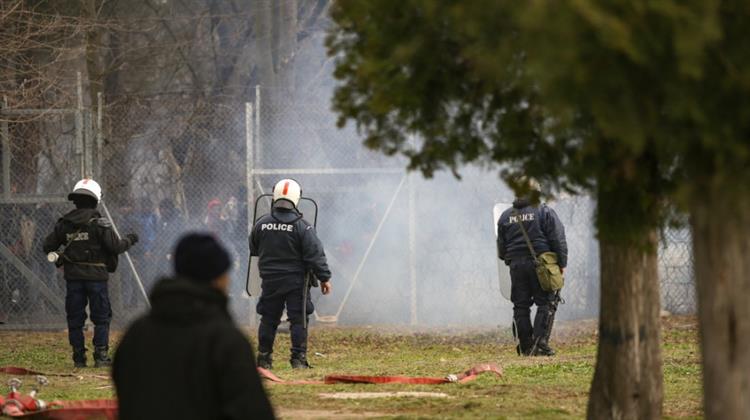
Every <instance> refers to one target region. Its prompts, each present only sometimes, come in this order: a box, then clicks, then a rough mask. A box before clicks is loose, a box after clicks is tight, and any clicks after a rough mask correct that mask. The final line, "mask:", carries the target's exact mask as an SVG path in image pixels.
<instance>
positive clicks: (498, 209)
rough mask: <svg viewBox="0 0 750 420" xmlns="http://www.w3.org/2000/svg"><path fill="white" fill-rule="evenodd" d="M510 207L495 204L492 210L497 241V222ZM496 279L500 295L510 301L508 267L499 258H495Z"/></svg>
mask: <svg viewBox="0 0 750 420" xmlns="http://www.w3.org/2000/svg"><path fill="white" fill-rule="evenodd" d="M510 206H511V205H510V204H508V203H497V204H495V207H494V208H493V209H492V216H493V218H492V220H493V221H494V222H495V239H497V221H498V220H499V219H500V216H501V215H502V214H503V212H504V211H505V210H506V209H508V208H510ZM495 243H496V244H497V241H495ZM497 278H498V281H499V284H500V294H502V295H503V297H504V298H505V299H508V300H510V267H508V266H507V265H505V261H503V260H501V259H500V258H497Z"/></svg>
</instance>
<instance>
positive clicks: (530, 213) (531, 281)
mask: <svg viewBox="0 0 750 420" xmlns="http://www.w3.org/2000/svg"><path fill="white" fill-rule="evenodd" d="M520 182H521V183H522V184H525V185H523V186H524V188H525V189H526V190H527V193H526V194H522V196H520V197H516V199H515V201H513V206H512V207H510V208H509V209H507V210H505V211H504V212H503V214H502V215H501V216H500V218H499V219H498V221H497V249H498V254H499V255H498V256H499V257H500V259H501V260H503V261H505V263H506V264H507V265H508V266H510V281H511V291H510V297H511V301H512V302H513V321H514V328H515V334H517V336H518V341H519V344H518V346H517V347H516V351H517V352H518V354H519V355H524V356H554V355H555V351H554V350H553V349H552V348H551V347H550V346H549V339H550V334H551V333H552V325H553V323H554V320H555V312H556V311H557V305H558V303H559V302H560V291H559V290H545V289H544V287H543V285H542V284H541V283H540V280H539V276H538V275H537V264H538V261H537V259H538V258H539V257H540V256H543V255H545V254H551V253H553V254H554V264H555V265H557V267H555V269H558V267H559V272H560V273H562V272H563V271H564V270H565V266H566V265H567V262H568V245H567V242H566V240H565V228H564V226H563V224H562V222H561V221H560V218H559V217H557V213H555V211H554V210H552V209H551V208H549V207H547V205H546V204H544V203H540V197H541V186H540V185H539V182H537V181H536V180H534V179H530V178H522V179H521V180H520ZM531 305H536V315H535V316H534V324H533V326H532V324H531Z"/></svg>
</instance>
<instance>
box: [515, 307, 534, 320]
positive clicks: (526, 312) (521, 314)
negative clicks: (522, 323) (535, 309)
mask: <svg viewBox="0 0 750 420" xmlns="http://www.w3.org/2000/svg"><path fill="white" fill-rule="evenodd" d="M530 316H531V309H530V308H513V318H515V319H519V318H529V317H530Z"/></svg>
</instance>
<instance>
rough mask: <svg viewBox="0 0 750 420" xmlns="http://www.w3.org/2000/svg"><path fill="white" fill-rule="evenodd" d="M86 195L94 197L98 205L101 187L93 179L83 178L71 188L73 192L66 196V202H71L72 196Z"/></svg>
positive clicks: (100, 197)
mask: <svg viewBox="0 0 750 420" xmlns="http://www.w3.org/2000/svg"><path fill="white" fill-rule="evenodd" d="M78 194H80V195H88V196H89V197H94V198H95V199H96V202H97V203H98V202H99V201H101V199H102V187H101V186H100V185H99V184H98V183H97V182H96V181H94V180H93V179H89V178H84V179H82V180H80V181H78V183H76V186H75V187H73V192H72V193H70V194H68V200H71V201H72V200H73V196H74V195H78Z"/></svg>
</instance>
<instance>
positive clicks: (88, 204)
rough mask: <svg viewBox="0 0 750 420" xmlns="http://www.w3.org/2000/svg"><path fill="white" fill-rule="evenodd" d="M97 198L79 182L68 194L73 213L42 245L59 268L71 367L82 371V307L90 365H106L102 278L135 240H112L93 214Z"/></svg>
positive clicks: (90, 184) (96, 191)
mask: <svg viewBox="0 0 750 420" xmlns="http://www.w3.org/2000/svg"><path fill="white" fill-rule="evenodd" d="M101 197H102V189H101V187H100V186H99V184H98V183H96V182H95V181H94V180H92V179H83V180H81V181H79V182H78V183H77V184H76V185H75V188H73V192H71V193H70V194H69V195H68V200H70V201H72V202H73V204H75V206H76V208H75V210H73V211H71V212H69V213H67V214H66V215H64V216H63V217H62V218H60V220H58V221H57V224H55V229H54V231H53V232H52V233H51V234H49V236H47V238H46V239H45V240H44V244H43V249H44V252H46V253H48V259H50V261H54V262H55V263H56V264H57V265H58V266H62V267H63V271H64V275H65V284H66V293H65V313H66V316H67V321H68V340H69V341H70V345H71V346H72V347H73V363H74V364H75V367H86V347H85V345H84V337H83V325H84V323H85V322H86V305H87V304H88V306H89V312H90V313H91V322H93V323H94V338H93V344H94V364H95V366H96V367H103V366H109V365H110V364H111V359H110V358H109V355H108V351H109V323H110V321H111V320H112V309H111V307H110V303H109V292H108V290H107V280H108V279H109V273H110V272H114V270H115V269H116V267H117V255H119V254H121V253H123V252H125V251H127V250H128V248H130V247H131V246H133V245H134V244H135V243H136V242H138V236H137V235H135V234H132V233H131V234H129V235H126V238H125V239H119V238H118V237H117V235H116V234H115V232H114V230H113V229H112V226H111V224H110V222H109V220H107V219H105V218H102V216H101V214H99V212H98V211H97V210H96V207H97V205H98V204H99V201H100V200H101Z"/></svg>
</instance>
